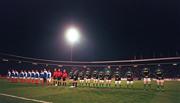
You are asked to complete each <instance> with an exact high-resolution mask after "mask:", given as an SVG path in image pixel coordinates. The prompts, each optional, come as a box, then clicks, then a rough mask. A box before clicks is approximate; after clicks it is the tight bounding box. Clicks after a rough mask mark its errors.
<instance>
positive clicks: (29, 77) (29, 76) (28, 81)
mask: <svg viewBox="0 0 180 103" xmlns="http://www.w3.org/2000/svg"><path fill="white" fill-rule="evenodd" d="M30 81H31V71H30V70H28V73H27V83H30Z"/></svg>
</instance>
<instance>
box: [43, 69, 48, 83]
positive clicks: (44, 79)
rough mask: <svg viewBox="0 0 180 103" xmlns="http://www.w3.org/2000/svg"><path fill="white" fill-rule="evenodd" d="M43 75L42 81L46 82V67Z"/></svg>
mask: <svg viewBox="0 0 180 103" xmlns="http://www.w3.org/2000/svg"><path fill="white" fill-rule="evenodd" d="M43 72H44V75H43V76H44V77H43V81H44V83H47V77H48V72H47V70H46V69H44V71H43Z"/></svg>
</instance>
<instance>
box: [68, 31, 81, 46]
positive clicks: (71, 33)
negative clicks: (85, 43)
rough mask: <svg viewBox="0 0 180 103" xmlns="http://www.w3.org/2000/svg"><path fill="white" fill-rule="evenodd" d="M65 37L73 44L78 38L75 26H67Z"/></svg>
mask: <svg viewBox="0 0 180 103" xmlns="http://www.w3.org/2000/svg"><path fill="white" fill-rule="evenodd" d="M66 39H67V40H68V41H69V42H70V43H71V44H74V43H75V42H77V41H78V40H79V31H78V30H77V29H76V28H69V29H68V30H67V31H66Z"/></svg>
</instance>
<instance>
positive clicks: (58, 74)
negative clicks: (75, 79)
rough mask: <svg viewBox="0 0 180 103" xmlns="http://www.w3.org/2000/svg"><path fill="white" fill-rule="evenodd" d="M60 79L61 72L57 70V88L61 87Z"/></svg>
mask: <svg viewBox="0 0 180 103" xmlns="http://www.w3.org/2000/svg"><path fill="white" fill-rule="evenodd" d="M61 78H62V72H61V69H58V71H57V79H58V81H57V82H58V86H61Z"/></svg>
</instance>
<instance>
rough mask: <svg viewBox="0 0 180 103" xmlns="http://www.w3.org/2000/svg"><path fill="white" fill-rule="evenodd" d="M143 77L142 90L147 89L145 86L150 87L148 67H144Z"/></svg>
mask: <svg viewBox="0 0 180 103" xmlns="http://www.w3.org/2000/svg"><path fill="white" fill-rule="evenodd" d="M143 77H144V90H147V87H148V88H151V78H150V71H149V69H148V68H144V70H143Z"/></svg>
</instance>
